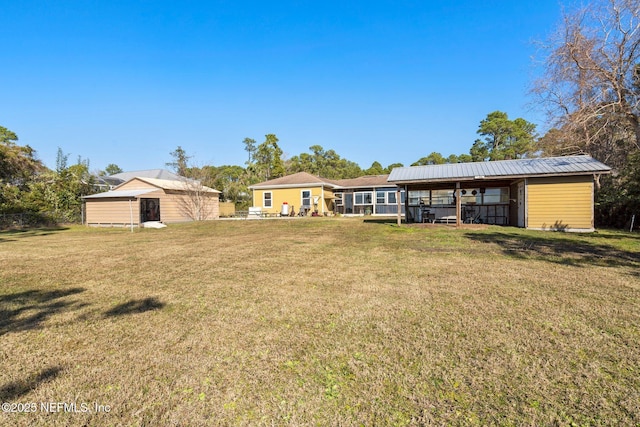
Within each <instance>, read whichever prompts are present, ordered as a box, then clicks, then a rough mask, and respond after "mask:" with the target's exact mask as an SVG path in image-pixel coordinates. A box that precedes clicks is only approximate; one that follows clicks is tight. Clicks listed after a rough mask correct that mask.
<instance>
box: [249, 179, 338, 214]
mask: <svg viewBox="0 0 640 427" xmlns="http://www.w3.org/2000/svg"><path fill="white" fill-rule="evenodd" d="M335 188H338V185H337V184H335V182H333V181H331V180H328V179H323V178H319V177H317V176H313V175H311V174H310V173H307V172H298V173H295V174H293V175H288V176H283V177H281V178H276V179H272V180H269V181H265V182H261V183H259V184H255V185H251V186H249V189H250V190H251V191H252V193H253V204H252V205H253V207H255V208H260V209H261V210H262V212H264V213H267V214H279V213H286V214H287V215H291V214H292V213H293V214H294V215H297V214H299V213H300V212H302V214H304V215H308V214H311V213H314V212H317V214H318V215H325V214H327V213H329V212H333V211H334V205H335V204H334V195H333V190H334V189H335Z"/></svg>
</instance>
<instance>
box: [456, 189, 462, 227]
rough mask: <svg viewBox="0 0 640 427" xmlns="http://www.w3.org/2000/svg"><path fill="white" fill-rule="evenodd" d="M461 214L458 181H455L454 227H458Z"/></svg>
mask: <svg viewBox="0 0 640 427" xmlns="http://www.w3.org/2000/svg"><path fill="white" fill-rule="evenodd" d="M461 214H462V200H460V183H459V182H456V227H460V225H461V224H462V222H461V221H460V216H461Z"/></svg>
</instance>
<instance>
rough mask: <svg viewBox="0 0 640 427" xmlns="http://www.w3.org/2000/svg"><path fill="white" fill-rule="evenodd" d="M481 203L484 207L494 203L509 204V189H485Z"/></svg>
mask: <svg viewBox="0 0 640 427" xmlns="http://www.w3.org/2000/svg"><path fill="white" fill-rule="evenodd" d="M483 203H484V204H485V205H490V204H496V203H509V188H508V187H500V188H487V189H485V190H484V197H483Z"/></svg>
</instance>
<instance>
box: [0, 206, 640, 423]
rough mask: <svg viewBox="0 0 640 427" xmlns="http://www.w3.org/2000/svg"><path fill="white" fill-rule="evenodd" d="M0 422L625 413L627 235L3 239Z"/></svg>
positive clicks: (635, 400)
mask: <svg viewBox="0 0 640 427" xmlns="http://www.w3.org/2000/svg"><path fill="white" fill-rule="evenodd" d="M0 401H2V402H6V403H4V404H3V406H2V408H3V411H2V413H1V414H0V425H47V426H49V425H54V426H56V425H57V426H84V425H89V426H103V425H114V426H119V425H125V426H128V425H133V426H137V425H149V426H156V425H176V426H177V425H180V426H200V425H232V426H234V425H269V426H270V425H321V426H324V425H345V426H351V425H354V426H358V425H365V426H378V425H385V426H386V425H391V426H404V425H429V424H433V425H483V426H484V425H514V426H520V425H561V426H562V425H567V426H569V425H578V426H582V425H611V426H614V425H615V426H618V425H631V426H638V425H640V235H639V234H637V233H636V234H629V233H622V232H613V231H600V232H597V233H592V234H588V235H582V234H569V233H551V232H547V233H545V232H532V231H524V230H520V229H517V228H510V227H488V228H477V229H461V230H457V229H455V228H451V227H445V226H442V227H440V226H438V227H431V226H429V227H427V226H420V225H416V226H401V227H398V226H396V225H395V224H393V223H385V222H374V221H363V220H362V219H361V218H360V219H344V218H332V219H328V218H305V219H297V220H251V221H215V222H207V223H197V224H184V225H171V226H169V227H168V228H166V229H162V230H136V231H135V232H133V233H131V232H130V231H128V230H123V229H88V228H84V227H75V226H74V227H69V228H61V229H48V230H31V231H6V232H0Z"/></svg>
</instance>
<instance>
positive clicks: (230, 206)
mask: <svg viewBox="0 0 640 427" xmlns="http://www.w3.org/2000/svg"><path fill="white" fill-rule="evenodd" d="M218 206H220V216H231V215H233V214H235V213H236V205H235V203H233V202H218Z"/></svg>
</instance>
